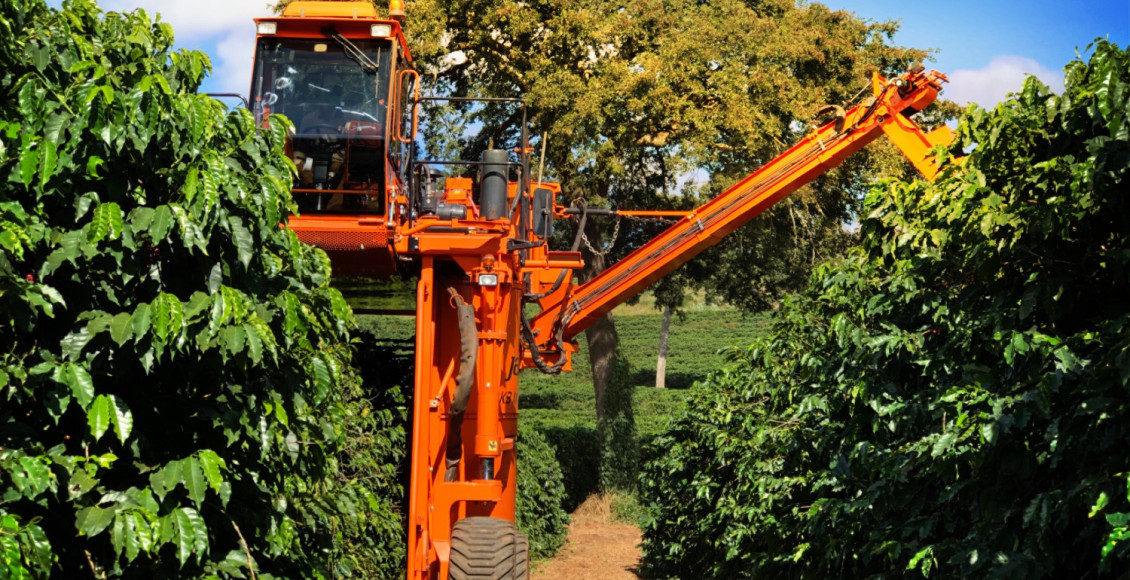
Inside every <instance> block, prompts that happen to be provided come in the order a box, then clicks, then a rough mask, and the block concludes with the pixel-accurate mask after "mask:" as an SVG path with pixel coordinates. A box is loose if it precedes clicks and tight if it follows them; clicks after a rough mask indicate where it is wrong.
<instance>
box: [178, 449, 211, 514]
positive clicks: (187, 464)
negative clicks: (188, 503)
mask: <svg viewBox="0 0 1130 580" xmlns="http://www.w3.org/2000/svg"><path fill="white" fill-rule="evenodd" d="M180 465H181V481H182V482H183V483H184V487H185V489H187V490H188V497H189V499H191V500H192V502H193V503H195V504H196V505H197V506H199V505H201V504H202V503H204V493H205V491H207V489H208V488H207V484H206V483H205V481H204V472H203V470H202V469H201V468H200V462H199V461H198V460H197V459H196V458H195V457H186V458H185V459H183V460H181V462H180Z"/></svg>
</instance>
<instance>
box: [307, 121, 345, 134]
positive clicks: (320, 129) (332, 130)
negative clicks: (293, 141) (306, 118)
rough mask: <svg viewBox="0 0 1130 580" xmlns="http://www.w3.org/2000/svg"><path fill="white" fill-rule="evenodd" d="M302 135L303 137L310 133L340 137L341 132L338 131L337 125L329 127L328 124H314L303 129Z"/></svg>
mask: <svg viewBox="0 0 1130 580" xmlns="http://www.w3.org/2000/svg"><path fill="white" fill-rule="evenodd" d="M302 133H303V134H305V135H309V134H311V133H314V134H316V135H340V134H341V131H340V130H339V129H338V126H337V125H330V124H328V123H315V124H312V125H307V126H305V127H303V128H302Z"/></svg>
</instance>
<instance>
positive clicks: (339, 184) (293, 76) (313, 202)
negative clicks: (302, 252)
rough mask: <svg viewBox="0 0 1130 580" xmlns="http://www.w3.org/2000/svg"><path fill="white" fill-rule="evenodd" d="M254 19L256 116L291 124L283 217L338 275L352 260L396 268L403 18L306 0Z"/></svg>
mask: <svg viewBox="0 0 1130 580" xmlns="http://www.w3.org/2000/svg"><path fill="white" fill-rule="evenodd" d="M255 23H256V31H257V34H256V46H255V68H254V72H253V73H252V81H251V93H250V94H251V99H250V105H251V109H252V112H253V114H254V116H255V122H256V125H257V126H266V125H268V124H269V123H270V122H271V117H272V116H274V115H285V116H286V117H287V118H288V119H289V120H290V122H291V123H292V124H293V125H294V129H293V133H291V135H290V136H289V137H288V139H287V142H286V154H287V156H288V157H290V158H291V160H292V161H294V165H295V167H296V169H297V174H296V175H295V177H294V183H293V184H292V191H293V194H294V200H295V203H296V204H297V206H298V215H296V216H291V218H290V220H289V222H288V226H289V227H290V228H291V229H292V230H294V231H295V232H296V233H297V234H298V237H299V239H301V240H302V241H304V242H306V243H309V244H313V245H315V246H318V247H320V248H322V249H323V250H326V252H327V253H329V254H330V257H331V259H333V260H334V269H335V274H339V273H346V272H347V271H349V270H350V268H349V267H348V266H349V265H350V264H354V263H355V264H357V265H358V267H359V268H362V269H363V270H364V271H366V272H371V271H373V270H374V269H375V270H377V271H381V272H387V273H392V272H394V271H395V265H394V263H393V258H392V253H391V248H390V247H389V240H390V239H391V238H390V236H389V230H390V228H391V227H392V221H391V219H392V214H395V213H396V212H395V211H390V206H393V208H394V209H395V207H396V206H395V204H396V201H397V199H398V198H397V194H398V192H400V193H401V195H402V194H403V192H404V191H405V189H406V188H405V187H404V183H405V173H406V167H407V162H408V151H409V150H408V147H409V145H410V142H411V139H409V138H404V137H400V136H399V135H402V134H404V129H403V125H404V124H405V123H406V122H407V121H406V119H409V118H410V116H409V113H410V110H411V103H410V102H409V101H408V100H407V97H405V96H404V95H406V94H407V91H408V89H407V86H408V84H409V83H410V82H411V81H414V80H415V73H414V71H412V70H411V65H410V63H409V60H410V56H409V54H408V50H407V43H406V42H405V40H404V36H403V34H402V32H401V29H400V24H399V23H398V22H397V21H394V20H383V19H381V18H379V17H378V15H377V12H376V9H375V8H374V7H373V5H372V4H371V3H369V2H309V1H296V2H291V3H290V4H289V5H287V7H286V8H285V9H284V11H283V13H282V14H281V15H279V16H277V17H273V18H260V19H256V20H255ZM398 71H401V72H399V74H398ZM400 79H406V80H405V81H404V82H398V81H399V80H400ZM401 85H404V86H401ZM400 93H404V95H401V94H400ZM399 103H403V105H401V104H399Z"/></svg>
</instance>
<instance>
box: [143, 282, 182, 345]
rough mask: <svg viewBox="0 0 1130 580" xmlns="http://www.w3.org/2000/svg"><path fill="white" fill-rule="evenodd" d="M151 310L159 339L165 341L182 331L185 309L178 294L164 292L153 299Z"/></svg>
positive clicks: (154, 331)
mask: <svg viewBox="0 0 1130 580" xmlns="http://www.w3.org/2000/svg"><path fill="white" fill-rule="evenodd" d="M150 311H151V316H152V324H153V333H154V334H155V335H156V336H157V338H158V340H160V341H162V342H165V341H167V340H168V339H169V338H170V337H173V336H174V335H176V334H179V333H180V332H181V328H182V326H183V324H184V311H183V306H182V305H181V301H180V300H179V299H178V298H177V297H176V296H173V295H172V294H166V293H164V292H162V293H161V294H160V295H158V296H157V298H156V299H155V300H154V301H153V305H152V308H151V309H150Z"/></svg>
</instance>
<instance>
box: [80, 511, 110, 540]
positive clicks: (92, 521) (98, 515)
mask: <svg viewBox="0 0 1130 580" xmlns="http://www.w3.org/2000/svg"><path fill="white" fill-rule="evenodd" d="M113 521H114V510H112V509H103V508H100V507H98V506H91V507H88V508H83V509H81V510H79V511H78V513H77V514H76V517H75V527H76V528H77V529H78V533H79V535H82V536H86V537H88V538H89V537H94V536H97V535H98V534H100V533H102V530H105V529H106V527H107V526H109V525H110V523H111V522H113Z"/></svg>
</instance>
